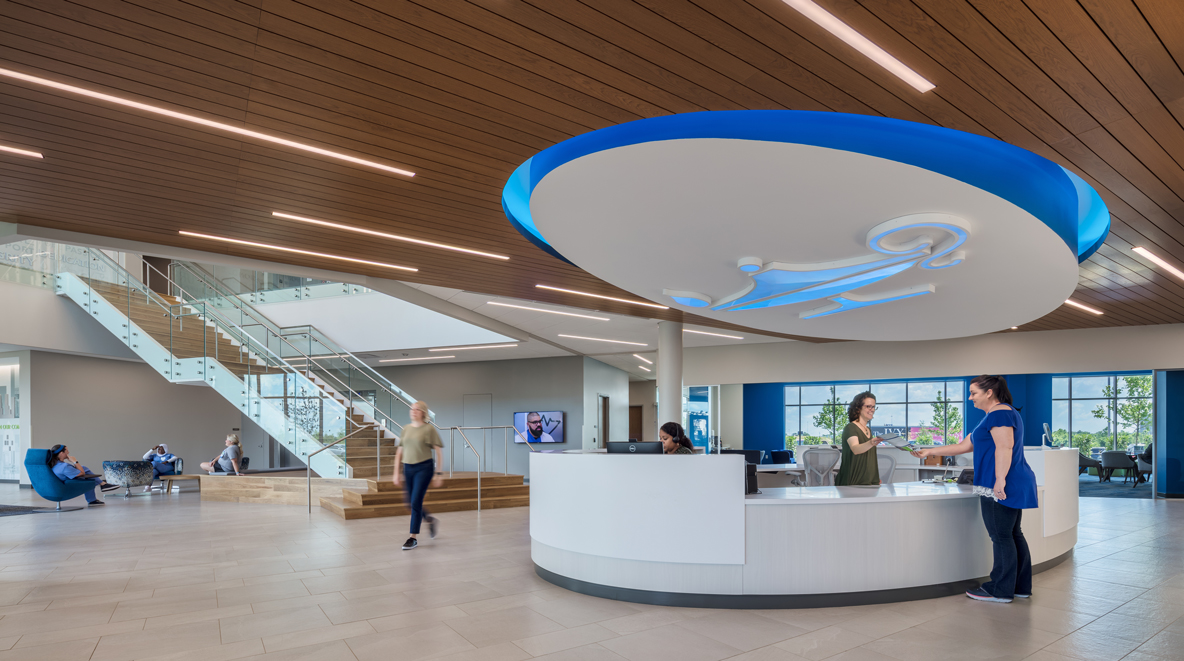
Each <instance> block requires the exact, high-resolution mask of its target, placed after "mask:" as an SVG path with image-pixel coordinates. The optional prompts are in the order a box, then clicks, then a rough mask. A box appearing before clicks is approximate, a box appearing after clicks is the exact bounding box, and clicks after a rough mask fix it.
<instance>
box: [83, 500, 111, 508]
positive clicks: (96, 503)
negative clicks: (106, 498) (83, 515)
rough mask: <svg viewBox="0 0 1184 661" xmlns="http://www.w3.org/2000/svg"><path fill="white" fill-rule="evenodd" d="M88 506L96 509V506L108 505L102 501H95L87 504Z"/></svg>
mask: <svg viewBox="0 0 1184 661" xmlns="http://www.w3.org/2000/svg"><path fill="white" fill-rule="evenodd" d="M87 504H88V505H90V506H91V507H94V506H95V505H106V504H107V503H104V502H103V501H101V500H96V501H94V502H91V503H87Z"/></svg>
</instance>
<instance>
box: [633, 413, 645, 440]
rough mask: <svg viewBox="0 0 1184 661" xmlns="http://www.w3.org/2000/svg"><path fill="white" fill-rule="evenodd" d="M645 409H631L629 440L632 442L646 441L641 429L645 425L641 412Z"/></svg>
mask: <svg viewBox="0 0 1184 661" xmlns="http://www.w3.org/2000/svg"><path fill="white" fill-rule="evenodd" d="M643 408H644V407H642V406H630V407H629V440H631V441H643V440H645V439H643V438H642V437H641V428H642V425H643V423H642V421H641V411H642V409H643Z"/></svg>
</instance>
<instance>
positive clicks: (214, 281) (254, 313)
mask: <svg viewBox="0 0 1184 661" xmlns="http://www.w3.org/2000/svg"><path fill="white" fill-rule="evenodd" d="M171 266H176V267H179V268H183V269H185V270H186V271H189V272H190V273H191V274H193V275H194V277H196V278H197V279H198V280H200V281H201V282H202V283H203V284H205V285H206V286H208V287H210V288H212V289H213V290H214V291H216V292H217V291H218V287H219V286H221V287H222V288H223V289H224V290H225V291H224V292H223V293H219V296H220V297H221V298H224V299H226V300H227V301H230V300H231V299H233V300H234V301H236V302H237V303H234V304H232V305H234V307H235V308H237V309H238V310H239V311H240V312H242V313H244V314H246V315H247V316H248V317H250V318H251V319H253V320H254V321H256V322H258V323H259V325H260V326H263V327H264V328H265V329H266V330H267V331H268V332H270V333H271V334H272V335H274V336H275V337H276V338H278V339H280V340H281V341H282V342H283V343H284V344H286V345H288V346H289V347H291V348H292V350H293V351H294V352H296V353H297V354H298V355H299V356H300V357H301V358H304V360H305V361H307V362H306V364H307V365H308V366H309V367H311V366H312V365H313V364H314V363H315V362H316V358H313V357H312V356H309V355H307V354H305V353H304V352H303V351H301V350H300V349H297V348H296V346H295V345H293V344H292V343H291V342H289V341H288V339H287V337H285V336H284V334H283V332H282V331H284V330H287V329H286V328H285V327H281V326H279V325H278V324H276V323H274V322H272V321H271V320H270V319H268V318H267V316H266V315H264V314H263V313H262V312H259V311H258V310H257V309H255V307H254V306H252V305H250V304H249V303H247V302H246V301H243V300H242V299H241V298H239V296H238V295H237V294H234V292H232V291H230V289H229V288H227V287H226V286H225V285H223V284H222V283H221V281H219V280H218V278H217V277H215V276H214V275H212V274H210V273H208V272H206V271H205V269H202V268H201V267H200V266H197V265H196V264H190V263H188V262H173V263H172V264H171ZM178 289H180V287H178ZM181 291H184V290H181ZM190 296H191V297H192V298H194V299H196V297H194V296H192V294H190ZM240 306H241V307H240ZM215 309H216V308H215ZM235 327H236V328H239V329H240V330H242V329H241V327H239V326H237V325H236V326H235ZM303 327H308V328H310V329H311V328H315V327H313V326H311V325H307V324H306V325H303V326H293V327H292V328H303ZM242 332H243V333H244V334H247V332H246V330H242ZM319 332H320V331H318V333H319ZM321 335H324V333H321ZM252 339H253V338H252ZM318 341H319V340H318ZM321 344H324V342H321ZM326 346H327V345H326ZM339 348H340V347H339ZM273 353H274V352H273ZM341 353H345V354H346V355H348V356H349V357H350V358H353V359H354V360H355V361H357V362H358V363H361V364H362V365H365V363H362V362H361V360H359V359H358V357H357V356H354V355H353V354H351V353H349V352H348V351H345V350H344V349H341V351H338V352H335V353H334V357H337V358H340V357H341ZM277 359H278V360H280V361H281V362H285V363H286V362H287V361H285V360H284V359H283V357H282V356H277ZM343 360H344V359H343ZM351 364H352V363H351ZM367 367H368V366H367ZM292 369H295V368H294V367H293V368H292ZM322 370H324V371H325V373H326V374H328V370H327V369H326V368H322ZM306 371H308V370H307V369H306ZM371 371H373V370H371ZM374 373H375V375H377V376H378V377H379V378H382V379H385V377H383V376H382V375H381V374H378V373H377V372H374ZM330 376H331V378H333V380H334V381H336V382H337V383H338V384H340V385H341V386H342V388H343V389H344V390H346V391H348V392H349V394H350V395H356V396H357V397H358V398H359V399H362V397H361V396H360V395H358V393H357V392H355V391H354V390H353V389H351V388H350V387H349V386H348V385H347V384H345V383H344V382H342V381H341V380H340V379H338V378H337V377H332V375H330ZM371 381H373V382H374V385H376V386H378V387H379V388H382V389H383V390H384V391H386V392H387V394H389V395H391V396H392V397H394V398H395V399H397V400H399V401H400V402H402V403H403V404H404V405H406V406H408V407H410V406H412V404H410V403H408V402H407V401H406V400H405V399H403V397H401V396H399V395H398V394H396V393H394V392H392V391H391V390H390V389H389V388H387V387H386V386H385V385H383V384H382V383H381V382H379V381H374V379H371ZM352 401H353V399H352V398H351V399H350V402H351V403H352ZM375 411H376V412H380V413H381V411H379V409H378V408H377V407H375ZM383 415H384V416H385V417H386V418H388V419H389V420H390V422H391V423H392V424H394V425H395V426H396V427H398V428H399V429H400V430H401V429H402V428H403V426H402V425H400V424H399V423H398V422H396V421H395V420H394V419H393V418H391V416H389V415H387V414H383Z"/></svg>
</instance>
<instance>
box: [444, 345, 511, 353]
mask: <svg viewBox="0 0 1184 661" xmlns="http://www.w3.org/2000/svg"><path fill="white" fill-rule="evenodd" d="M516 346H518V345H517V344H486V345H485V346H482V347H449V348H447V349H428V351H467V350H469V349H508V348H510V347H516Z"/></svg>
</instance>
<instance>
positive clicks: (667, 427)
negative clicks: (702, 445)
mask: <svg viewBox="0 0 1184 661" xmlns="http://www.w3.org/2000/svg"><path fill="white" fill-rule="evenodd" d="M662 431H663V432H665V433H666V435H667V436H669V437H670V438H673V439H674V442H675V443H678V444H679V445H681V446H683V447H684V448H686V449H688V450H694V449H695V446H694V445H691V439H689V438H687V433H686V432H685V431H683V430H682V425H680V424H678V423H677V422H667V423H666V424H664V425H662Z"/></svg>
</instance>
